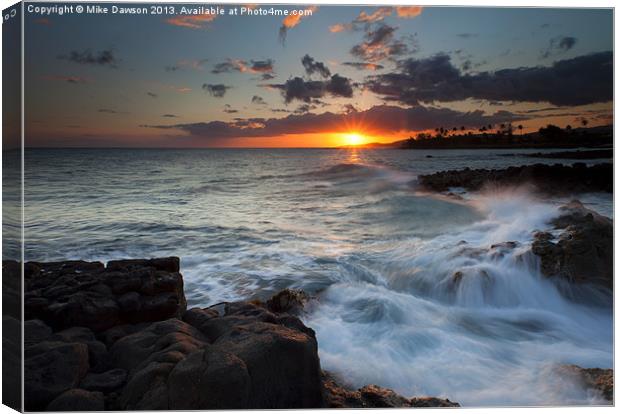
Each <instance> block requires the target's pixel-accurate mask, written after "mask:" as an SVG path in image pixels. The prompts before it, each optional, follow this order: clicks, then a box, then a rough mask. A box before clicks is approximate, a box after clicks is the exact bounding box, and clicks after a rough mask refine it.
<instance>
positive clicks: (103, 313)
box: [25, 257, 187, 332]
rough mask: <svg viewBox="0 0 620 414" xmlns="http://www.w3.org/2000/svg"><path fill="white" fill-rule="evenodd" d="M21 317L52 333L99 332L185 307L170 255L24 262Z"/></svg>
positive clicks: (172, 314)
mask: <svg viewBox="0 0 620 414" xmlns="http://www.w3.org/2000/svg"><path fill="white" fill-rule="evenodd" d="M26 269H27V270H26V271H25V283H26V295H25V312H26V319H41V320H43V321H44V322H45V323H46V324H48V325H50V326H51V327H52V328H53V329H63V328H69V327H74V326H82V327H87V328H89V329H91V330H93V331H94V332H101V331H104V330H107V329H110V328H112V327H114V326H117V325H120V324H124V323H130V324H136V323H140V322H153V321H159V320H163V319H167V318H170V317H178V316H181V315H182V314H183V313H184V312H185V309H186V306H187V303H186V300H185V295H184V293H183V277H182V276H181V274H180V273H178V271H179V259H178V258H176V257H170V258H163V259H151V260H119V261H112V262H109V263H108V265H107V267H104V265H103V264H102V263H99V262H93V263H90V262H83V261H68V262H55V263H28V264H27V266H26Z"/></svg>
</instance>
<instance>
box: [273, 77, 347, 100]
mask: <svg viewBox="0 0 620 414" xmlns="http://www.w3.org/2000/svg"><path fill="white" fill-rule="evenodd" d="M264 86H267V87H269V88H274V89H279V90H280V91H281V92H282V96H283V97H284V102H286V103H290V102H292V101H294V100H298V101H303V102H306V103H309V102H311V101H312V100H313V99H319V98H322V97H324V96H326V95H330V96H333V97H344V98H350V97H352V96H353V85H352V83H351V80H350V79H349V78H345V77H343V76H340V75H338V74H335V75H333V76H332V77H331V78H330V79H329V80H324V81H314V80H304V79H302V78H300V77H295V78H292V79H289V80H287V81H286V82H285V83H283V84H269V85H264Z"/></svg>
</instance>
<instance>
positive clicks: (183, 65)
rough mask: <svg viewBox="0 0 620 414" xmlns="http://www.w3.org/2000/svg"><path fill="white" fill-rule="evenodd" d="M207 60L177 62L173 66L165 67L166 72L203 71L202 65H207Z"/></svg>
mask: <svg viewBox="0 0 620 414" xmlns="http://www.w3.org/2000/svg"><path fill="white" fill-rule="evenodd" d="M207 61H208V59H200V60H179V61H178V62H176V63H175V64H174V65H170V66H166V68H165V69H166V72H176V71H178V70H185V69H191V70H197V71H202V70H204V64H205V63H207Z"/></svg>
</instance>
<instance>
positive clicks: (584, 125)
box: [581, 118, 588, 128]
mask: <svg viewBox="0 0 620 414" xmlns="http://www.w3.org/2000/svg"><path fill="white" fill-rule="evenodd" d="M581 126H583V127H584V128H585V127H587V126H588V120H587V119H585V118H581Z"/></svg>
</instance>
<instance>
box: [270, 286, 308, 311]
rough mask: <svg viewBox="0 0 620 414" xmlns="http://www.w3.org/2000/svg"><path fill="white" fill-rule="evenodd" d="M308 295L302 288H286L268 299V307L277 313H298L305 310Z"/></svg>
mask: <svg viewBox="0 0 620 414" xmlns="http://www.w3.org/2000/svg"><path fill="white" fill-rule="evenodd" d="M307 301H308V296H307V295H306V294H305V292H303V291H301V290H294V289H284V290H282V291H280V292H278V293H277V294H275V295H274V296H273V297H272V298H271V299H269V300H268V301H267V309H269V310H270V311H272V312H275V313H284V312H286V313H290V314H292V315H298V314H300V313H301V311H303V309H304V305H305V304H306V302H307Z"/></svg>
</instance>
